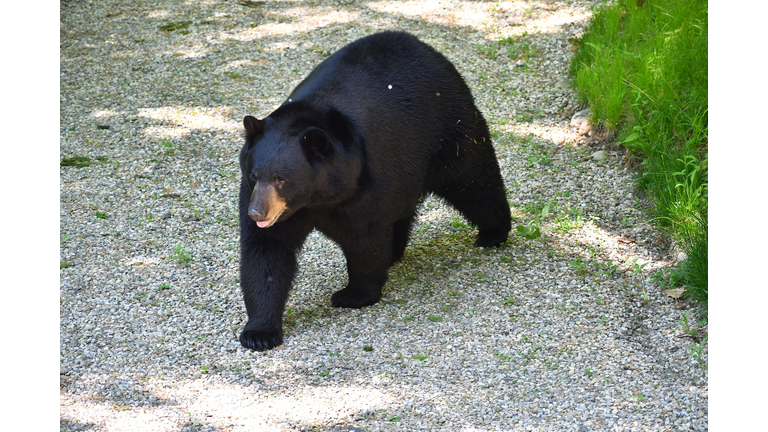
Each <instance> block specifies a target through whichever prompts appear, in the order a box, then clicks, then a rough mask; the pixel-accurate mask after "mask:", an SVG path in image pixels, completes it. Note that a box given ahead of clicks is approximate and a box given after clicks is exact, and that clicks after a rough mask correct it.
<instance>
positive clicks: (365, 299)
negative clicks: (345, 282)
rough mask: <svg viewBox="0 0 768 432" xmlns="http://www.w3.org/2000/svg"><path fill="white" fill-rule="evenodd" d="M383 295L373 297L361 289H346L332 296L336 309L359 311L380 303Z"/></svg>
mask: <svg viewBox="0 0 768 432" xmlns="http://www.w3.org/2000/svg"><path fill="white" fill-rule="evenodd" d="M380 299H381V295H378V296H376V295H372V294H370V293H366V292H365V291H362V290H359V289H352V288H350V287H346V288H344V289H343V290H341V291H336V292H335V293H333V295H332V296H331V304H332V305H333V306H334V307H343V308H352V309H359V308H361V307H364V306H370V305H372V304H375V303H378V301H379V300H380Z"/></svg>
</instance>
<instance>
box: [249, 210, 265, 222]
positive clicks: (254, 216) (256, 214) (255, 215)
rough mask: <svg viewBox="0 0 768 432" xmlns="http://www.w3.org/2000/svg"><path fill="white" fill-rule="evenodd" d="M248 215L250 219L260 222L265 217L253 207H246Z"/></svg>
mask: <svg viewBox="0 0 768 432" xmlns="http://www.w3.org/2000/svg"><path fill="white" fill-rule="evenodd" d="M248 216H250V217H251V219H253V220H254V221H256V222H260V221H263V220H265V219H266V217H264V215H262V214H261V212H260V211H259V210H257V209H255V208H254V207H251V208H249V209H248Z"/></svg>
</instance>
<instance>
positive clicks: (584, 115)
mask: <svg viewBox="0 0 768 432" xmlns="http://www.w3.org/2000/svg"><path fill="white" fill-rule="evenodd" d="M590 114H592V112H591V111H590V110H589V108H587V109H583V110H581V111H579V112H577V113H576V114H574V115H573V117H571V126H572V127H581V124H582V123H583V122H584V121H586V120H587V119H589V116H590Z"/></svg>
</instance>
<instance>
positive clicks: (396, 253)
mask: <svg viewBox="0 0 768 432" xmlns="http://www.w3.org/2000/svg"><path fill="white" fill-rule="evenodd" d="M415 219H416V212H414V213H413V214H411V215H410V216H409V217H407V218H405V219H400V220H399V221H397V222H395V225H394V227H393V228H392V264H394V263H396V262H398V261H400V259H401V258H402V257H403V254H404V253H405V247H406V246H408V238H409V237H410V236H411V228H412V227H413V221H414V220H415Z"/></svg>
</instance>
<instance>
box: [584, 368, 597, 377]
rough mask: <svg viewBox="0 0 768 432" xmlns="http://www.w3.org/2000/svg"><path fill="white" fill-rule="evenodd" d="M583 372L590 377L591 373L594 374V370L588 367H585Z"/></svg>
mask: <svg viewBox="0 0 768 432" xmlns="http://www.w3.org/2000/svg"><path fill="white" fill-rule="evenodd" d="M584 373H585V374H586V375H587V376H588V377H592V375H594V374H595V371H593V370H591V369H589V368H585V369H584Z"/></svg>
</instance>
